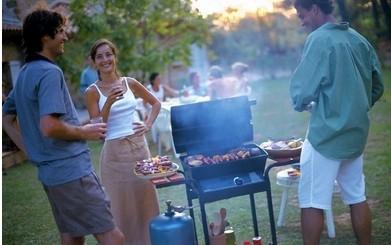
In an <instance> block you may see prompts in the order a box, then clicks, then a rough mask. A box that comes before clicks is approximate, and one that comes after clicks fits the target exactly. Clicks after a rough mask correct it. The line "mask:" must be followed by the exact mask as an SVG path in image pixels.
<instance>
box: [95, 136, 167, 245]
mask: <svg viewBox="0 0 391 245" xmlns="http://www.w3.org/2000/svg"><path fill="white" fill-rule="evenodd" d="M149 157H150V152H149V149H148V144H147V141H146V139H145V137H144V136H127V137H121V138H119V139H114V140H108V141H105V143H104V145H103V148H102V152H101V158H100V163H101V166H100V174H101V180H102V184H103V186H104V188H105V189H106V191H107V194H108V195H109V197H110V201H111V211H112V213H113V216H114V221H115V223H116V225H117V226H118V227H119V229H120V230H121V231H122V232H123V233H124V235H125V244H127V245H148V244H150V237H149V221H150V220H151V218H153V217H155V216H157V215H159V205H158V200H157V194H156V190H155V187H154V186H153V184H152V183H151V182H150V181H149V180H144V179H140V178H138V177H137V176H135V174H134V173H133V169H134V166H135V164H136V161H138V160H143V159H147V158H149Z"/></svg>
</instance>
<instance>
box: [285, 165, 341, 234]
mask: <svg viewBox="0 0 391 245" xmlns="http://www.w3.org/2000/svg"><path fill="white" fill-rule="evenodd" d="M293 170H294V169H292V168H289V169H284V170H281V171H279V172H278V173H277V185H279V186H282V187H284V190H283V192H282V196H281V204H280V211H279V213H278V220H277V227H281V226H283V225H284V219H285V208H286V204H287V202H288V191H289V188H290V187H291V186H297V185H298V183H299V179H300V177H299V176H289V175H288V171H293ZM334 192H339V186H338V184H337V182H335V183H334ZM323 211H324V215H325V218H326V219H325V222H326V226H327V234H328V236H329V238H335V226H334V219H333V210H332V209H330V210H323Z"/></svg>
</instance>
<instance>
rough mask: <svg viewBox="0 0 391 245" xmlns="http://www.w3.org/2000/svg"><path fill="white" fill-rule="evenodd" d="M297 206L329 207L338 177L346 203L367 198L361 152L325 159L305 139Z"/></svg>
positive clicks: (301, 158) (353, 202) (354, 202)
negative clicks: (348, 157)
mask: <svg viewBox="0 0 391 245" xmlns="http://www.w3.org/2000/svg"><path fill="white" fill-rule="evenodd" d="M300 172H301V175H300V183H299V204H300V208H318V209H326V210H329V209H331V207H332V196H333V190H334V182H335V180H337V182H338V185H339V187H340V189H341V197H342V200H343V202H344V203H345V204H346V205H350V204H356V203H360V202H363V201H365V200H366V197H365V177H364V175H363V156H362V155H361V156H359V157H357V158H354V159H348V160H334V159H328V158H326V157H324V156H323V155H321V154H320V153H319V152H318V151H316V150H315V149H314V148H313V147H312V145H311V143H310V142H309V141H308V140H307V139H306V140H305V141H304V145H303V149H302V152H301V157H300Z"/></svg>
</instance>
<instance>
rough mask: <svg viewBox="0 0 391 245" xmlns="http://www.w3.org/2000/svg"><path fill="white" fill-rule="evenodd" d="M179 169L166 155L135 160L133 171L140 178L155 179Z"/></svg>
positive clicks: (169, 174) (174, 172)
mask: <svg viewBox="0 0 391 245" xmlns="http://www.w3.org/2000/svg"><path fill="white" fill-rule="evenodd" d="M178 169H179V166H178V164H176V163H173V162H172V161H171V160H170V158H169V157H168V156H156V157H152V158H150V159H145V160H142V161H137V162H136V166H135V168H134V173H135V174H136V176H137V177H139V178H142V179H156V178H163V177H168V176H171V175H174V174H176V173H177V170H178Z"/></svg>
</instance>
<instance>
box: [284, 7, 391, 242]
mask: <svg viewBox="0 0 391 245" xmlns="http://www.w3.org/2000/svg"><path fill="white" fill-rule="evenodd" d="M295 8H296V10H297V14H298V17H299V18H300V20H301V22H302V25H303V26H304V27H305V28H307V29H308V30H309V32H310V34H309V35H308V38H307V40H306V43H305V46H304V51H303V55H302V58H301V61H300V64H299V65H298V67H297V68H296V70H295V72H294V74H293V76H292V79H291V86H290V93H291V98H292V102H293V106H294V108H295V110H297V111H303V110H307V109H310V111H311V119H310V123H309V127H308V133H307V137H306V140H305V141H304V145H303V149H302V153H301V157H300V168H301V177H300V184H299V204H300V208H301V226H302V232H303V240H304V244H319V241H320V235H321V232H322V227H323V220H324V217H323V210H324V209H326V210H327V209H331V202H332V193H333V188H334V181H335V180H337V182H338V184H339V186H340V187H341V197H342V200H343V201H344V203H345V204H347V205H349V207H350V213H351V219H352V225H353V230H354V232H355V235H356V237H357V240H358V244H370V239H371V213H370V210H369V206H368V203H367V201H366V196H365V178H364V174H363V151H364V148H365V144H366V141H367V137H368V131H369V116H368V111H369V110H370V109H371V107H372V106H373V105H374V104H375V102H376V101H377V100H378V99H379V98H380V97H381V95H382V93H383V90H384V88H383V84H382V78H381V68H380V63H379V60H378V58H377V55H376V52H375V50H374V48H373V47H372V46H371V45H370V44H369V42H368V41H367V40H366V39H365V38H364V37H363V36H362V35H360V34H359V33H357V32H356V31H355V30H353V29H352V28H350V27H349V24H348V23H337V22H336V20H335V19H334V17H333V16H332V11H333V5H332V1H331V0H296V1H295Z"/></svg>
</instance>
